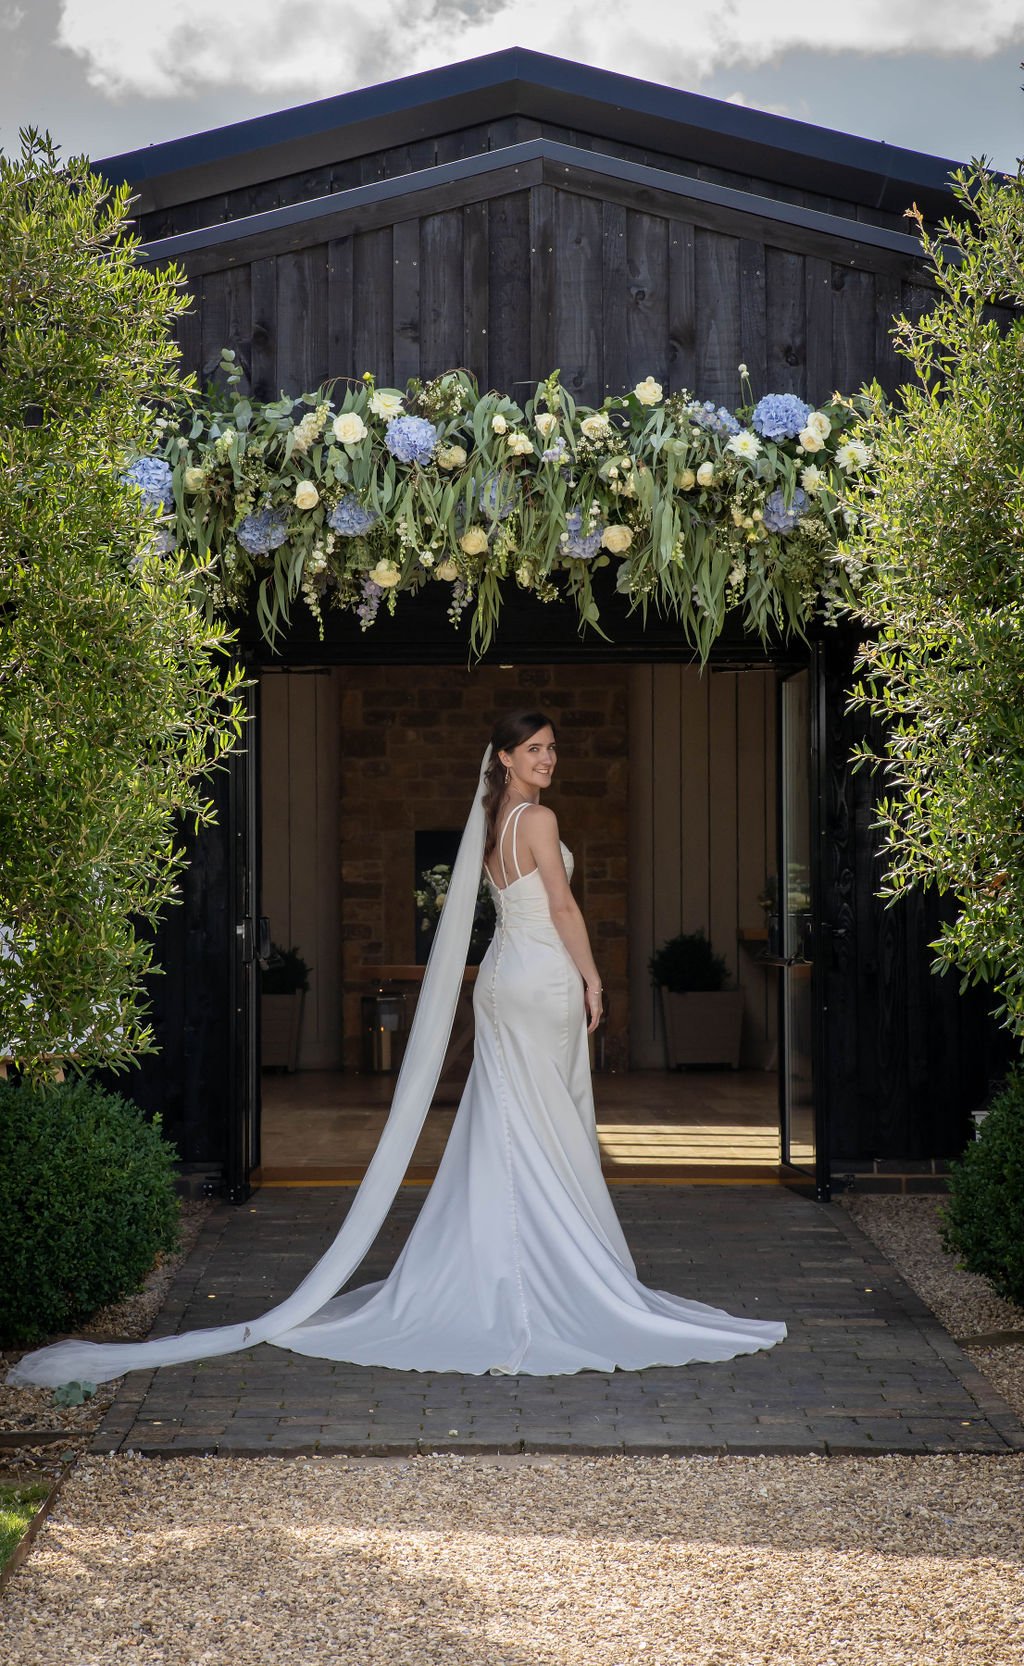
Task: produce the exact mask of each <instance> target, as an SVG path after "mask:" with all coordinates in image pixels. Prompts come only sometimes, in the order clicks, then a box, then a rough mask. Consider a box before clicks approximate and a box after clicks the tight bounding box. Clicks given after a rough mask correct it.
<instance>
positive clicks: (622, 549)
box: [601, 526, 633, 555]
mask: <svg viewBox="0 0 1024 1666" xmlns="http://www.w3.org/2000/svg"><path fill="white" fill-rule="evenodd" d="M601 542H602V544H603V545H604V547H605V549H606V550H611V552H612V554H613V555H625V553H626V551H627V550H628V549H629V546H630V544H631V543H632V542H633V534H632V533H631V532H630V530H629V527H628V526H606V527H605V529H604V531H603V532H602V534H601Z"/></svg>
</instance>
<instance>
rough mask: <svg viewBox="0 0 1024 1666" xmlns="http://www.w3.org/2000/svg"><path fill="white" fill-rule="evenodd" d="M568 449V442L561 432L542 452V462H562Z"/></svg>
mask: <svg viewBox="0 0 1024 1666" xmlns="http://www.w3.org/2000/svg"><path fill="white" fill-rule="evenodd" d="M566 450H567V446H566V443H565V441H564V439H563V438H562V436H561V434H559V436H558V438H557V440H554V441H552V443H551V445H549V446H548V448H547V450H546V451H542V452H541V454H540V460H541V462H542V463H560V462H561V461H562V458H563V457H564V456H565V453H566Z"/></svg>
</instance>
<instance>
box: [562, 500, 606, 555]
mask: <svg viewBox="0 0 1024 1666" xmlns="http://www.w3.org/2000/svg"><path fill="white" fill-rule="evenodd" d="M565 533H567V534H568V536H566V535H565V534H563V536H562V554H563V555H572V556H575V557H576V559H577V560H579V561H592V560H593V558H594V556H595V555H596V554H597V552H598V550H599V549H600V548H601V538H602V536H603V534H604V527H603V526H597V527H595V528H594V530H593V532H586V533H585V532H584V531H583V515H582V513H581V511H580V510H579V509H570V511H569V513H568V514H567V515H566V517H565Z"/></svg>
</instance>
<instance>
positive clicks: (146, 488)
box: [122, 457, 174, 515]
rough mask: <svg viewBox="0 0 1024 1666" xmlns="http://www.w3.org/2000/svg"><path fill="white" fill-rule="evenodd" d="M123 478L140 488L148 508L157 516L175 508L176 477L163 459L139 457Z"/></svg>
mask: <svg viewBox="0 0 1024 1666" xmlns="http://www.w3.org/2000/svg"><path fill="white" fill-rule="evenodd" d="M122 478H123V479H124V480H129V481H131V483H132V485H133V486H138V487H139V488H140V490H141V492H142V500H143V502H144V503H145V505H146V508H147V509H152V510H153V511H154V513H155V514H158V515H159V514H166V512H167V511H168V510H170V509H173V508H174V488H173V484H172V481H173V478H174V477H173V475H172V473H171V465H170V463H168V462H166V461H165V459H164V458H163V457H137V458H136V460H135V462H134V463H133V464H132V465H131V468H129V469H126V471H125V473H124V475H123V476H122Z"/></svg>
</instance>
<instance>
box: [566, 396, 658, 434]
mask: <svg viewBox="0 0 1024 1666" xmlns="http://www.w3.org/2000/svg"><path fill="white" fill-rule="evenodd" d="M659 393H660V389H659ZM611 431H612V425H611V423H610V422H609V421H608V418H607V417H606V416H588V417H584V418H583V421H582V422H581V423H580V433H581V434H583V435H585V436H586V438H587V439H588V440H606V439H607V438H608V436H609V434H610V433H611Z"/></svg>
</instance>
